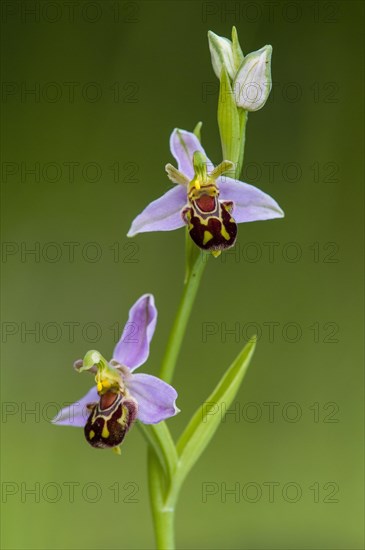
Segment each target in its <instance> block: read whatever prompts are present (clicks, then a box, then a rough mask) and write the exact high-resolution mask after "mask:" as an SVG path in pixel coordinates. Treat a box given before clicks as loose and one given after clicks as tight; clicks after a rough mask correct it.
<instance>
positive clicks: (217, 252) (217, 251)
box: [212, 250, 222, 258]
mask: <svg viewBox="0 0 365 550" xmlns="http://www.w3.org/2000/svg"><path fill="white" fill-rule="evenodd" d="M221 254H222V251H221V250H212V255H213V256H214V257H215V258H218V256H220V255H221Z"/></svg>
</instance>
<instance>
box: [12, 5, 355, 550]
mask: <svg viewBox="0 0 365 550" xmlns="http://www.w3.org/2000/svg"><path fill="white" fill-rule="evenodd" d="M1 7H2V26H3V54H2V55H3V63H2V66H3V75H2V79H3V88H2V110H3V123H2V136H3V138H4V140H5V141H3V146H2V169H3V177H2V194H3V195H2V196H3V216H2V221H3V226H4V230H3V249H2V270H3V276H4V278H3V280H4V291H3V300H2V329H3V335H2V342H3V344H2V352H3V368H2V386H1V387H2V400H3V405H2V408H3V410H2V413H3V414H2V424H1V431H2V442H3V444H2V481H3V485H2V493H3V494H2V501H3V513H2V546H3V548H6V549H9V550H10V549H61V548H62V549H63V548H70V549H75V550H76V549H77V550H79V549H95V550H96V549H99V548H107V549H114V548H128V549H129V548H153V547H154V542H153V530H152V524H151V518H150V514H149V504H148V491H147V481H146V448H145V443H144V440H143V439H142V437H141V434H140V433H139V431H138V430H137V429H134V430H132V431H131V433H130V434H129V435H128V438H127V440H126V442H125V444H124V445H123V452H122V456H121V457H116V456H115V455H114V454H113V453H111V452H98V451H94V450H93V449H92V448H91V447H88V445H87V443H86V441H85V440H84V439H83V433H82V431H81V430H77V429H73V428H63V427H54V426H52V425H51V424H50V422H49V419H50V418H51V417H52V416H53V415H54V414H55V413H56V412H57V409H59V408H60V407H61V406H63V405H65V404H66V403H70V402H72V401H75V400H77V399H78V398H79V397H81V396H82V395H83V394H84V393H85V392H86V390H87V389H88V388H89V387H90V385H91V382H92V380H91V379H90V378H88V376H86V375H85V376H77V375H76V374H75V373H74V372H73V370H72V363H73V361H74V360H75V359H77V358H79V357H81V356H83V354H84V353H85V352H86V351H87V350H88V349H91V348H96V349H99V350H100V351H101V352H102V353H103V354H105V355H106V356H109V355H110V354H111V352H112V349H113V345H114V343H115V341H116V337H117V333H118V330H119V328H118V327H119V326H122V325H123V323H124V322H125V320H126V318H127V314H128V309H129V307H130V306H131V305H132V303H133V302H134V301H135V300H136V299H137V298H138V297H139V296H140V295H141V294H142V293H144V292H153V293H154V295H155V297H156V302H157V306H158V309H159V323H158V327H157V331H156V336H155V339H154V341H153V346H152V353H151V356H150V361H149V363H148V365H147V367H146V370H147V369H148V372H150V373H154V374H157V372H158V369H159V364H160V361H161V358H162V355H163V351H164V345H165V342H166V338H167V335H168V332H169V329H170V326H171V322H172V320H173V317H174V314H175V311H176V307H177V304H178V300H179V296H180V293H181V289H182V277H183V267H184V259H183V255H184V241H183V239H184V233H183V231H182V230H180V231H176V232H171V233H160V234H159V233H154V234H153V233H151V234H145V235H140V236H138V237H136V238H134V239H133V240H132V241H129V240H128V239H127V238H126V237H125V235H126V232H127V230H128V228H129V225H130V223H131V220H132V219H133V217H134V216H135V215H136V214H137V213H139V212H140V211H141V209H142V208H143V207H144V206H145V205H146V204H147V203H148V202H149V201H151V200H152V199H154V198H157V197H158V196H159V195H160V194H161V193H162V192H164V191H165V190H167V189H168V188H169V182H168V180H167V178H166V176H165V173H164V165H165V164H166V162H171V161H172V158H171V156H170V152H169V141H168V140H169V135H170V133H171V131H172V129H173V128H174V127H176V126H177V127H181V128H186V129H192V128H193V127H194V126H195V124H196V123H197V121H199V120H202V121H203V123H204V124H203V143H204V146H205V148H206V150H207V152H208V154H209V155H210V157H211V158H212V159H213V161H215V162H216V163H218V162H220V160H221V156H220V143H219V135H218V131H217V124H216V104H217V80H216V78H215V75H214V73H213V71H212V68H211V64H210V54H209V50H208V43H207V31H208V30H209V29H211V30H213V31H215V32H216V33H218V34H220V35H225V36H228V35H229V33H230V30H231V27H232V25H236V26H237V29H238V33H239V37H240V41H241V45H242V48H243V50H244V52H245V53H248V52H250V51H253V50H256V49H259V48H260V47H262V46H263V45H264V44H267V43H268V44H272V45H273V49H274V53H273V66H272V70H273V80H274V88H273V92H272V94H271V97H270V99H269V101H268V103H267V104H266V106H265V108H264V109H262V110H261V111H259V112H257V113H253V114H252V115H250V116H249V122H248V127H247V145H246V153H245V167H244V179H245V181H248V182H249V183H252V184H254V185H257V186H258V187H260V188H261V189H263V190H264V191H266V192H268V193H270V194H272V195H273V196H274V197H275V198H276V199H277V201H278V202H279V204H280V205H281V206H282V207H283V209H284V210H285V212H286V217H285V218H284V219H283V220H273V221H268V222H265V223H263V222H257V223H250V224H246V225H241V226H240V228H239V239H238V243H237V248H236V250H235V252H234V253H229V254H227V255H226V256H223V257H221V258H220V259H217V260H215V261H210V262H209V265H208V266H207V270H206V273H205V275H204V279H203V283H202V286H201V290H200V292H199V296H198V299H197V302H196V305H195V308H194V311H193V315H192V318H191V321H190V323H189V330H188V334H187V336H186V339H185V342H184V346H183V350H182V353H181V356H180V359H179V363H178V369H177V372H176V376H175V379H174V384H175V386H176V388H177V389H178V391H179V401H178V404H179V407H180V408H181V410H182V412H181V414H180V415H179V416H178V417H176V418H174V419H172V420H171V421H169V426H170V428H171V430H172V432H173V434H174V436H176V437H177V436H178V434H179V433H180V432H181V431H182V429H183V427H184V426H185V425H186V423H187V421H188V419H189V418H190V416H191V414H192V413H193V412H194V410H195V409H196V407H197V406H198V405H199V404H200V403H201V402H202V401H203V400H204V399H205V398H206V397H207V396H208V395H209V393H210V391H211V389H212V388H213V387H214V385H215V384H216V383H217V381H218V380H219V378H220V376H221V375H222V373H223V372H224V370H225V369H226V368H227V366H228V365H229V363H230V362H231V360H232V359H233V358H234V357H235V355H236V354H237V353H238V352H239V350H240V349H241V348H242V346H243V345H244V343H245V342H246V341H247V339H248V338H249V336H250V335H251V334H252V333H254V332H257V333H258V334H259V343H258V346H257V351H256V354H255V356H254V360H253V362H252V364H251V367H250V370H249V372H248V374H247V377H246V379H245V381H244V384H243V386H242V388H241V389H240V391H239V394H238V396H237V398H236V400H235V403H234V405H233V407H231V410H232V411H233V412H231V414H229V415H228V416H227V417H226V421H225V422H222V425H221V427H220V429H219V431H218V432H217V435H216V437H215V439H214V440H213V442H212V443H211V444H210V446H209V448H208V449H207V451H206V452H205V454H204V455H203V457H202V458H201V459H200V461H199V463H198V464H197V465H196V467H195V468H194V470H193V471H192V473H191V475H190V477H189V478H188V480H187V482H186V484H185V486H184V488H183V492H182V495H181V499H180V502H179V506H178V510H177V527H176V528H177V542H178V547H179V548H194V549H195V548H205V549H208V548H214V549H221V548H245V549H264V548H265V549H270V550H271V549H283V548H288V549H289V548H290V549H302V548H306V549H344V548H346V549H360V548H363V525H362V524H363V509H362V503H363V500H362V496H363V479H362V476H363V429H362V428H363V420H362V418H363V415H362V411H363V375H362V340H363V329H364V327H363V313H362V305H363V295H362V283H363V272H362V265H363V263H362V244H363V243H362V233H361V227H362V215H363V213H362V204H363V201H362V172H363V166H362V153H363V141H362V119H363V107H362V99H363V97H362V85H363V78H362V71H363V54H362V41H361V36H362V32H363V23H364V14H363V3H362V2H353V1H352V2H351V1H350V2H335V1H334V2H322V1H319V2H314V1H313V2H311V1H308V2H307V1H305V2H299V1H294V2H279V1H278V2H257V1H253V2H214V1H213V2H193V1H179V2H167V1H166V2H163V1H160V2H158V1H156V2H155V1H137V2H118V1H113V2H109V1H107V0H104V1H100V0H99V1H98V0H97V1H95V2H88V1H80V2H70V3H67V2H63V1H60V0H55V1H54V2H48V1H41V2H20V1H14V2H10V1H3V2H2V6H1ZM34 10H35V11H34ZM31 89H33V90H35V91H34V92H33V93H31V92H29V90H31ZM32 169H33V170H35V172H33V173H32V172H31V170H32ZM72 243H74V244H72ZM32 249H33V250H34V251H35V252H34V253H33V254H32V253H27V251H29V250H32ZM71 250H74V255H73V256H72V254H71ZM32 329H33V330H34V332H33V333H32V332H29V331H31V330H32ZM229 331H233V332H229ZM32 411H33V412H32ZM32 490H33V493H32V492H31V491H32ZM232 490H233V491H234V493H232ZM229 491H231V492H229Z"/></svg>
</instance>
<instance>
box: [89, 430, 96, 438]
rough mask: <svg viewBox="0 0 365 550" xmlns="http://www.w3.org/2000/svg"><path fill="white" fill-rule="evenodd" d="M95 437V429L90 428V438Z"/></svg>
mask: <svg viewBox="0 0 365 550" xmlns="http://www.w3.org/2000/svg"><path fill="white" fill-rule="evenodd" d="M93 437H95V432H94V430H90V433H89V439H92V438H93Z"/></svg>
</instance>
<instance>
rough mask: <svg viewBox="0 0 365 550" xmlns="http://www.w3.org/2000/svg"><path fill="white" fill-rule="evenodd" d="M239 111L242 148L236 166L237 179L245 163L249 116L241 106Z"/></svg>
mask: <svg viewBox="0 0 365 550" xmlns="http://www.w3.org/2000/svg"><path fill="white" fill-rule="evenodd" d="M237 111H238V118H239V122H240V150H239V155H238V162H237V166H236V173H235V177H236V179H240V175H241V171H242V165H243V155H244V152H245V142H246V124H247V118H248V111H245V110H244V109H241V108H240V107H238V108H237Z"/></svg>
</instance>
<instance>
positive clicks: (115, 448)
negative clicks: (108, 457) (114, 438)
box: [112, 447, 122, 455]
mask: <svg viewBox="0 0 365 550" xmlns="http://www.w3.org/2000/svg"><path fill="white" fill-rule="evenodd" d="M112 451H113V453H115V454H116V455H121V454H122V451H121V450H120V447H113V448H112Z"/></svg>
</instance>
